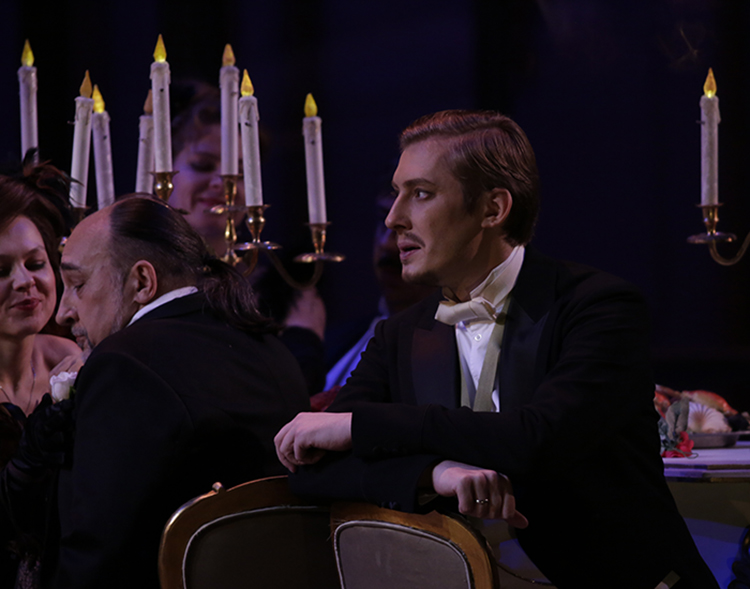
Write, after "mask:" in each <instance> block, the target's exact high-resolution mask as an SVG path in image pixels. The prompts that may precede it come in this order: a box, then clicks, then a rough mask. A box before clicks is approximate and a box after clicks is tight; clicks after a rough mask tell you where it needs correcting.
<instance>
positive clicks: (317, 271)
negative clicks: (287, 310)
mask: <svg viewBox="0 0 750 589" xmlns="http://www.w3.org/2000/svg"><path fill="white" fill-rule="evenodd" d="M266 254H267V255H268V257H269V258H270V259H271V262H273V265H274V268H276V271H277V272H278V273H279V274H281V277H282V278H283V279H284V282H286V283H287V284H288V285H289V286H291V287H292V288H296V289H297V290H305V289H306V288H310V287H313V286H315V285H316V284H318V281H319V280H320V277H321V276H323V260H315V268H314V269H313V274H312V276H311V277H310V279H309V280H307V281H305V282H299V281H297V280H295V279H294V278H293V277H292V275H291V274H289V272H288V271H287V269H286V268H284V264H282V263H281V260H279V257H278V256H277V255H276V254H275V253H274V251H273V250H266ZM295 260H296V258H295Z"/></svg>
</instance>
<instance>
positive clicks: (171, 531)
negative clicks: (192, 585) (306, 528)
mask: <svg viewBox="0 0 750 589" xmlns="http://www.w3.org/2000/svg"><path fill="white" fill-rule="evenodd" d="M287 478H288V477H286V476H284V475H282V476H275V477H269V478H265V479H258V480H256V481H250V482H247V483H243V484H241V485H237V486H236V487H232V488H231V489H229V490H227V489H225V488H224V487H223V486H222V484H221V483H214V485H213V487H212V490H211V491H209V492H208V493H206V494H205V495H200V496H199V497H196V498H195V499H192V500H190V501H188V502H187V503H185V504H184V505H183V506H182V507H180V508H179V509H178V510H177V511H176V512H175V513H174V514H172V517H170V518H169V521H168V522H167V525H166V526H165V527H164V532H163V533H162V537H161V542H160V545H159V581H160V583H161V587H162V589H184V587H185V585H184V566H185V559H186V556H187V553H188V549H189V547H190V542H191V541H192V539H193V537H195V536H196V534H197V533H198V532H199V531H200V530H201V529H202V528H203V527H204V526H206V525H209V524H210V523H211V522H214V521H217V520H219V519H221V518H224V517H231V516H235V515H237V514H241V513H243V512H250V511H262V510H264V509H282V508H286V507H298V508H302V509H310V510H319V509H325V510H326V511H327V510H328V508H327V506H325V507H324V506H322V505H321V502H319V501H318V502H313V501H307V500H305V499H303V498H301V497H297V496H296V495H293V494H292V492H291V491H290V490H289V485H288V481H287ZM216 499H221V500H220V501H217V500H216Z"/></svg>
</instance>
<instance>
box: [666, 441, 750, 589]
mask: <svg viewBox="0 0 750 589" xmlns="http://www.w3.org/2000/svg"><path fill="white" fill-rule="evenodd" d="M694 454H695V456H694V457H690V458H665V459H664V476H665V477H666V479H667V482H668V483H669V488H670V489H671V491H672V495H673V496H674V498H675V501H676V502H677V507H678V508H679V510H680V513H681V514H682V516H683V517H684V518H685V522H686V523H687V526H688V528H689V530H690V533H691V535H692V536H693V539H694V540H695V544H696V546H697V547H698V550H699V551H700V553H701V555H702V556H703V558H704V560H705V561H706V563H707V564H708V566H709V567H710V569H711V571H712V572H713V573H714V575H715V576H716V579H717V580H718V582H719V586H721V587H722V588H726V587H727V586H728V585H729V582H730V581H731V580H732V579H734V575H733V574H732V568H731V567H732V563H733V562H734V560H735V559H736V558H737V556H738V555H739V550H740V545H741V542H742V539H743V538H744V536H745V533H746V531H747V529H748V526H750V442H738V443H737V445H736V446H732V447H730V448H707V449H696V450H694Z"/></svg>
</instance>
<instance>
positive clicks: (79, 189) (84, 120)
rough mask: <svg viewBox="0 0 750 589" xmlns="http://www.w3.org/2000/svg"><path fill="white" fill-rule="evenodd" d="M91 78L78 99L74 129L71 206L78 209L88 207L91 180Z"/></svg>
mask: <svg viewBox="0 0 750 589" xmlns="http://www.w3.org/2000/svg"><path fill="white" fill-rule="evenodd" d="M93 109H94V101H93V100H92V98H91V78H89V72H88V70H86V75H85V76H84V78H83V83H82V84H81V89H80V96H77V97H76V118H75V126H74V128H73V157H72V161H71V164H70V177H71V179H72V180H73V182H71V184H70V204H71V205H72V206H74V207H77V208H84V207H85V206H86V184H87V183H88V179H89V154H90V152H91V111H92V110H93Z"/></svg>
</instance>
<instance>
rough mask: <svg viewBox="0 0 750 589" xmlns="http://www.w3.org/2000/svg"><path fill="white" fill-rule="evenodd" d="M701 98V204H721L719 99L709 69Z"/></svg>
mask: <svg viewBox="0 0 750 589" xmlns="http://www.w3.org/2000/svg"><path fill="white" fill-rule="evenodd" d="M703 92H704V94H703V96H701V100H700V106H701V204H702V205H716V204H719V123H720V122H721V116H720V115H719V97H718V96H716V80H715V79H714V72H713V71H712V70H711V69H710V68H709V70H708V76H707V77H706V83H705V84H704V85H703Z"/></svg>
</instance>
